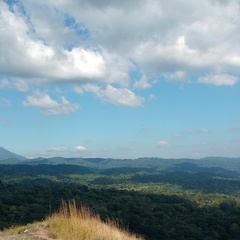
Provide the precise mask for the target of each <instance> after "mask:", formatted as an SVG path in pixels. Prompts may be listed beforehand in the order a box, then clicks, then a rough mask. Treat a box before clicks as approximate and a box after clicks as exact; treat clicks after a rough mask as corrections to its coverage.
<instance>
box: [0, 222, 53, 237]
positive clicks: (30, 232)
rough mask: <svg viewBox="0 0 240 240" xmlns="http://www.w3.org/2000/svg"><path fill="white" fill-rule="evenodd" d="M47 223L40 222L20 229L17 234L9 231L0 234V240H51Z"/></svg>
mask: <svg viewBox="0 0 240 240" xmlns="http://www.w3.org/2000/svg"><path fill="white" fill-rule="evenodd" d="M50 235H51V234H50V232H49V226H48V223H47V222H42V223H39V224H36V225H33V226H30V227H28V226H26V228H24V227H23V228H22V229H21V231H19V232H18V233H17V234H13V233H10V232H9V231H3V232H0V240H52V239H54V238H52V237H50Z"/></svg>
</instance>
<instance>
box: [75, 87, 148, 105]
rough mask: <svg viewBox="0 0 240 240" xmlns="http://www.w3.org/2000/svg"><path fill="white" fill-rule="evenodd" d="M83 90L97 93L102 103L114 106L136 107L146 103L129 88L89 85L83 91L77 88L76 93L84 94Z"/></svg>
mask: <svg viewBox="0 0 240 240" xmlns="http://www.w3.org/2000/svg"><path fill="white" fill-rule="evenodd" d="M82 89H84V91H87V92H93V93H95V94H96V95H97V97H98V98H99V99H101V101H102V102H110V103H112V104H114V105H123V106H129V107H136V106H143V104H144V101H145V99H144V98H143V97H140V96H137V95H136V94H135V93H134V92H132V91H130V90H129V89H127V88H115V87H113V86H111V85H110V84H108V85H107V86H106V87H103V88H101V87H99V86H97V85H93V84H87V85H85V86H83V87H82V88H81V89H79V88H76V92H80V93H82Z"/></svg>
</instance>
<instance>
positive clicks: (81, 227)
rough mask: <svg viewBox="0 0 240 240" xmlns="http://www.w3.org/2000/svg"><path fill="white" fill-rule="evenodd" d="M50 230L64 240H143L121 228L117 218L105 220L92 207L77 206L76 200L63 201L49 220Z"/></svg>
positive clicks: (54, 235) (55, 236)
mask: <svg viewBox="0 0 240 240" xmlns="http://www.w3.org/2000/svg"><path fill="white" fill-rule="evenodd" d="M47 221H48V222H49V226H50V232H51V234H52V235H53V237H54V238H56V239H62V240H65V239H66V240H93V239H98V240H137V239H138V240H143V238H140V237H136V236H135V235H133V234H130V233H129V232H127V231H126V230H123V229H120V227H119V224H118V222H117V221H116V220H110V219H109V218H108V219H107V220H106V221H105V222H103V221H102V220H101V219H100V216H99V215H98V214H95V213H94V212H93V211H92V210H91V209H90V208H88V207H84V206H81V207H80V208H79V207H77V204H76V201H75V200H73V201H68V203H67V202H66V201H62V204H61V208H60V211H59V212H58V213H56V214H53V215H52V216H51V217H49V218H48V220H47Z"/></svg>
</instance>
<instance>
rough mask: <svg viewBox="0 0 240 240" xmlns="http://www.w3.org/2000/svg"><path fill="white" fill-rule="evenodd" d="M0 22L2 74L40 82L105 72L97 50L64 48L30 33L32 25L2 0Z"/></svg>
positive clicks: (99, 74)
mask: <svg viewBox="0 0 240 240" xmlns="http://www.w3.org/2000/svg"><path fill="white" fill-rule="evenodd" d="M0 22H1V23H2V24H1V27H0V35H1V38H0V55H1V58H0V71H2V72H4V73H5V74H8V75H11V76H16V77H25V78H27V79H31V78H38V79H39V81H43V82H46V81H47V82H49V81H50V82H56V81H68V80H71V81H80V82H81V81H86V79H90V80H92V79H95V78H97V79H98V78H102V77H103V76H104V75H105V62H104V60H103V58H102V56H101V54H100V53H99V52H96V51H94V50H91V49H85V48H83V47H73V48H72V49H71V50H67V49H64V48H63V46H58V45H51V41H49V42H44V40H40V39H41V36H33V35H31V34H29V32H31V28H30V25H29V23H28V22H27V21H26V20H25V17H24V16H22V15H21V14H20V13H16V12H11V11H10V10H9V9H8V7H7V5H6V4H5V3H4V2H0ZM32 34H33V33H32ZM6 49H8V50H7V51H6Z"/></svg>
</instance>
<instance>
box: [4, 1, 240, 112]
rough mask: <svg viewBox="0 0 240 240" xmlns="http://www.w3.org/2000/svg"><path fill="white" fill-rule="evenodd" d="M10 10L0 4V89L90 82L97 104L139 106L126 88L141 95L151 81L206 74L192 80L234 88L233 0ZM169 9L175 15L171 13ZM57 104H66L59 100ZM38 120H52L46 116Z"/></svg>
mask: <svg viewBox="0 0 240 240" xmlns="http://www.w3.org/2000/svg"><path fill="white" fill-rule="evenodd" d="M15 4H16V6H15V7H13V8H11V10H10V8H9V6H8V5H7V3H6V2H4V1H2V0H0V36H1V38H0V73H2V74H3V75H4V77H5V79H3V80H0V88H2V89H3V88H9V87H14V88H15V89H17V90H18V91H27V90H29V89H30V88H31V87H33V86H34V85H35V84H39V85H41V84H51V83H59V82H61V83H65V84H69V83H72V82H74V83H78V84H88V83H91V84H94V85H99V86H101V87H97V88H98V90H99V92H98V93H97V92H96V91H95V90H93V91H92V92H94V93H95V94H96V95H97V96H98V97H99V99H101V100H102V101H106V102H111V103H113V104H115V105H125V106H142V105H143V103H144V99H143V98H141V97H140V96H137V95H136V94H135V93H134V92H133V90H131V89H129V86H130V85H131V86H133V89H147V88H149V87H151V84H152V83H153V82H149V80H148V79H152V78H153V77H155V78H156V79H162V78H165V79H168V80H181V81H189V79H191V81H194V78H191V76H199V75H201V73H202V72H204V73H206V74H207V75H206V76H205V77H199V79H197V80H196V81H198V82H200V83H206V84H212V85H216V86H221V85H230V86H232V85H234V84H236V83H237V82H238V81H239V79H238V78H237V77H236V76H238V75H239V73H240V57H239V56H240V46H239V38H240V24H239V23H240V17H239V11H238V9H239V6H240V3H239V2H238V1H236V0H229V1H225V2H224V4H223V1H217V0H213V1H209V0H203V1H202V2H201V4H197V3H196V2H194V1H192V0H182V1H178V0H169V1H155V0H143V1H141V2H139V1H136V0H133V1H126V0H123V1H86V0H79V1H74V0H69V1H53V0H50V1H37V0H32V1H26V0H22V1H21V2H19V1H16V3H15ZM173 8H176V9H178V11H177V12H175V13H174V14H172V9H173ZM141 16H144V17H141ZM131 71H139V73H141V74H142V75H143V78H142V79H141V80H138V81H135V82H132V80H131V79H130V74H129V73H131ZM115 85H117V86H120V88H116V87H113V86H115ZM81 89H84V88H83V87H81V86H79V87H78V89H77V88H75V91H77V92H78V93H80V92H81V91H82V90H81ZM84 91H85V90H84ZM82 93H83V91H82ZM64 102H65V103H64ZM58 104H59V105H61V106H63V105H64V106H66V105H67V104H66V101H65V100H64V99H62V103H58ZM69 105H71V104H70V103H69ZM71 106H72V105H71ZM55 110H56V108H55ZM58 111H60V110H58ZM64 111H67V110H64ZM72 111H73V110H72ZM44 113H45V114H56V113H53V112H52V113H51V111H50V112H48V113H47V112H46V109H45V111H44Z"/></svg>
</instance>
